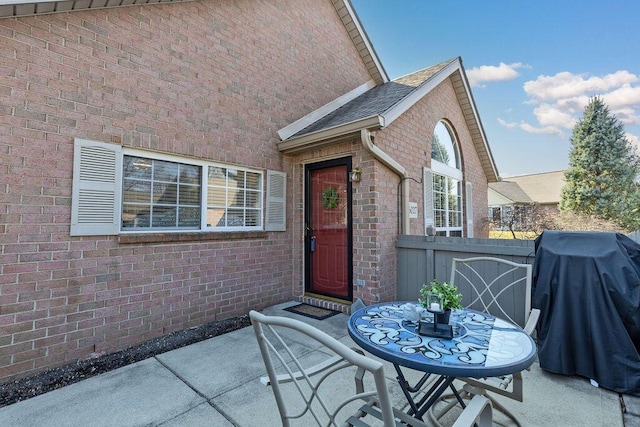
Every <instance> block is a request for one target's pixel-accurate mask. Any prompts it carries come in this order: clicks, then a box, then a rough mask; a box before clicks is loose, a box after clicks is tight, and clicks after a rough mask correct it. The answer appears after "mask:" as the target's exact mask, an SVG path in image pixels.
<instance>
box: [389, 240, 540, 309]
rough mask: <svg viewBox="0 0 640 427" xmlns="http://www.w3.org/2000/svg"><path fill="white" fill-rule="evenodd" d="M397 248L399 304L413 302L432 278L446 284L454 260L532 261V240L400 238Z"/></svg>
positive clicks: (530, 262)
mask: <svg viewBox="0 0 640 427" xmlns="http://www.w3.org/2000/svg"><path fill="white" fill-rule="evenodd" d="M396 249H397V254H398V260H397V299H398V300H400V301H405V300H406V301H416V300H417V299H418V297H419V291H420V288H421V287H422V285H423V284H425V283H430V282H431V281H432V280H434V279H435V280H438V281H440V282H445V281H449V279H450V278H449V276H450V275H451V260H452V259H453V258H469V257H475V256H492V257H496V258H503V259H507V260H509V261H513V262H517V263H522V264H533V261H534V258H535V249H534V241H533V240H506V239H467V238H460V237H439V236H435V237H430V236H412V235H400V236H398V240H397V243H396ZM460 291H461V293H462V294H463V295H464V294H465V292H464V289H460Z"/></svg>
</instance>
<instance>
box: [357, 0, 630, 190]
mask: <svg viewBox="0 0 640 427" xmlns="http://www.w3.org/2000/svg"><path fill="white" fill-rule="evenodd" d="M351 3H352V5H353V7H354V9H355V11H356V13H357V15H358V17H359V18H360V21H361V23H362V25H363V27H364V29H365V31H366V33H367V35H368V36H369V39H370V41H371V43H372V45H373V48H374V49H375V51H376V53H377V54H378V57H379V58H380V61H381V63H382V65H383V67H384V68H385V70H386V71H387V74H388V75H389V78H390V79H396V78H398V77H401V76H404V75H406V74H410V73H413V72H415V71H418V70H421V69H424V68H427V67H429V66H431V65H435V64H438V63H440V62H442V61H445V60H448V59H452V58H456V57H461V58H462V64H463V66H464V69H465V71H466V74H467V77H468V79H469V83H470V85H471V92H472V94H473V98H474V100H475V104H476V108H477V110H478V113H479V116H480V120H481V122H482V125H483V127H484V130H485V135H486V137H487V141H488V143H489V147H490V148H491V152H492V154H493V158H494V160H495V162H496V165H497V168H498V172H499V174H500V176H501V177H503V178H506V177H509V176H517V175H528V174H534V173H540V172H550V171H559V170H564V169H566V168H567V167H568V166H569V151H570V148H571V142H570V139H571V134H572V130H573V127H574V126H575V124H576V122H577V121H578V120H579V119H580V118H582V115H583V113H584V107H585V106H586V105H587V103H588V101H589V99H590V98H591V97H593V96H595V95H598V96H600V97H602V99H603V100H604V102H605V104H607V106H608V107H609V111H610V113H612V114H613V115H615V116H616V117H617V118H618V120H619V121H620V122H621V123H622V124H623V126H624V129H625V132H626V136H627V139H628V140H629V141H630V142H631V143H632V144H633V145H634V146H638V147H640V21H639V20H640V1H637V0H609V1H604V0H597V1H595V0H579V1H578V0H528V1H527V0H509V1H507V0H483V1H480V0H465V1H463V0H351Z"/></svg>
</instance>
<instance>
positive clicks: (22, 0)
mask: <svg viewBox="0 0 640 427" xmlns="http://www.w3.org/2000/svg"><path fill="white" fill-rule="evenodd" d="M34 3H55V0H54V1H52V0H0V6H5V5H10V4H12V5H14V4H34Z"/></svg>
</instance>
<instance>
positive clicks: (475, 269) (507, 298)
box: [429, 257, 540, 425]
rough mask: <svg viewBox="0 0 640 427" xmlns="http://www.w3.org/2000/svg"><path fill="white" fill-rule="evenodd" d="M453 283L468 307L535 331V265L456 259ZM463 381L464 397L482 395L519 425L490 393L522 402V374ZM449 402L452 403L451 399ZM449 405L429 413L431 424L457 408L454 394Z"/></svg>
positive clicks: (530, 333)
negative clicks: (532, 306)
mask: <svg viewBox="0 0 640 427" xmlns="http://www.w3.org/2000/svg"><path fill="white" fill-rule="evenodd" d="M450 283H452V284H455V285H456V286H457V287H458V290H459V291H460V292H461V293H462V294H463V304H464V305H465V306H466V307H469V308H473V309H475V310H478V311H483V312H485V313H489V314H492V315H494V316H496V317H499V318H502V319H505V320H508V321H509V322H511V323H514V324H516V325H518V326H520V327H522V328H523V329H524V330H525V332H527V333H528V334H529V335H532V334H533V332H534V331H535V328H536V324H537V323H538V318H539V317H540V310H538V309H536V308H534V309H532V308H531V283H532V266H531V265H530V264H519V263H516V262H512V261H508V260H504V259H501V258H494V257H472V258H454V259H453V260H452V265H451V277H450ZM460 380H461V381H463V382H464V385H463V386H462V389H461V390H459V392H460V394H461V395H462V396H463V397H472V396H475V395H483V396H486V397H488V398H489V399H490V400H491V402H492V404H493V406H494V408H495V409H496V410H499V411H500V412H502V413H504V414H505V415H507V416H508V417H509V418H511V419H512V420H513V421H515V422H516V424H517V425H520V423H519V422H518V420H517V419H516V417H515V416H514V415H513V414H512V413H511V412H510V411H509V410H508V409H507V408H505V407H504V406H503V405H501V404H500V403H499V402H497V401H496V400H495V399H493V398H492V397H491V394H489V393H487V392H491V393H496V394H499V395H502V396H506V397H508V398H510V399H514V400H517V401H519V402H522V401H523V382H522V373H521V372H516V373H514V374H512V375H506V376H502V377H490V378H482V379H475V378H460ZM449 399H450V400H449ZM442 401H446V405H444V406H443V407H441V408H438V407H437V406H436V405H434V406H433V407H432V408H431V410H430V411H429V415H430V418H431V420H432V421H434V422H435V423H438V424H439V422H438V420H439V419H440V418H441V417H442V415H444V414H445V413H446V412H448V411H449V410H450V409H451V408H452V407H454V406H455V405H456V404H457V403H458V401H457V400H456V399H455V398H453V395H452V394H447V395H444V396H443V397H442V399H441V402H442Z"/></svg>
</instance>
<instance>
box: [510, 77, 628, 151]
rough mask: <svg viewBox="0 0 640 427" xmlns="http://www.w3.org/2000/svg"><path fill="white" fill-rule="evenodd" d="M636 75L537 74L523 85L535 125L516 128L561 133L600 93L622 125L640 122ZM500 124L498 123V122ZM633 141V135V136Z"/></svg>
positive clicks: (533, 131) (570, 125)
mask: <svg viewBox="0 0 640 427" xmlns="http://www.w3.org/2000/svg"><path fill="white" fill-rule="evenodd" d="M639 82H640V77H638V76H636V75H635V74H632V73H630V72H628V71H626V70H622V71H616V72H615V73H612V74H606V75H604V76H589V75H586V74H573V73H570V72H567V71H564V72H561V73H557V74H556V75H555V76H539V77H538V78H537V79H535V80H531V81H528V82H526V83H525V84H524V86H523V88H524V91H525V92H526V93H527V95H529V100H528V101H527V102H526V103H527V104H530V105H534V106H535V107H534V109H533V114H534V115H535V117H536V120H537V123H536V124H528V123H520V124H518V128H519V129H522V130H524V131H525V132H529V133H536V134H538V133H549V134H556V135H563V134H564V131H565V130H567V129H572V128H573V126H574V125H575V123H576V121H577V120H579V119H580V118H581V117H582V115H583V113H584V107H585V106H586V105H587V103H588V102H589V100H590V99H591V97H593V96H594V95H598V96H601V97H602V99H603V101H604V102H605V104H607V106H608V107H609V111H610V112H611V113H612V114H614V115H615V116H616V117H617V118H618V119H619V120H620V122H621V123H622V124H624V125H638V124H640V85H638V83H639ZM501 124H502V123H501ZM636 140H637V138H636Z"/></svg>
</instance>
